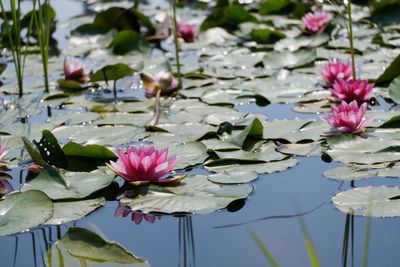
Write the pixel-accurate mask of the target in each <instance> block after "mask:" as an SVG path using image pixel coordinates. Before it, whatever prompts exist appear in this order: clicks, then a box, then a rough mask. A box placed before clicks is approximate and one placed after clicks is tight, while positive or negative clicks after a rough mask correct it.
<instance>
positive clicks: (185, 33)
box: [178, 23, 196, 43]
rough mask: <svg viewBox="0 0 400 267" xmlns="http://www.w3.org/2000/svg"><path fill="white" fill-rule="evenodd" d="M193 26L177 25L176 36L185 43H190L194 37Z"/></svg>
mask: <svg viewBox="0 0 400 267" xmlns="http://www.w3.org/2000/svg"><path fill="white" fill-rule="evenodd" d="M195 28H196V26H195V25H192V24H185V23H178V35H179V37H181V38H182V39H183V40H184V41H185V42H186V43H191V42H193V40H194V37H195V35H196V34H195Z"/></svg>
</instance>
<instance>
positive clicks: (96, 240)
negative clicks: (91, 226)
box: [44, 227, 150, 267]
mask: <svg viewBox="0 0 400 267" xmlns="http://www.w3.org/2000/svg"><path fill="white" fill-rule="evenodd" d="M46 254H47V255H46V257H44V259H45V261H46V265H47V266H49V267H50V266H81V265H82V264H84V266H88V267H94V266H119V265H121V266H122V265H123V266H126V265H127V264H130V265H133V266H137V267H139V266H140V267H150V265H149V264H148V263H147V261H146V260H143V259H141V258H138V257H136V256H135V255H133V253H131V252H129V251H127V250H126V249H125V248H124V247H123V246H122V245H120V244H118V243H116V242H110V241H107V240H105V239H104V238H102V237H101V236H99V235H97V234H96V233H94V232H92V231H89V230H87V229H84V228H80V227H71V228H69V230H68V232H67V233H66V234H65V236H64V237H63V238H61V239H60V240H59V241H57V242H56V243H55V244H54V245H53V246H52V247H51V248H50V249H49V250H48V251H47V253H46Z"/></svg>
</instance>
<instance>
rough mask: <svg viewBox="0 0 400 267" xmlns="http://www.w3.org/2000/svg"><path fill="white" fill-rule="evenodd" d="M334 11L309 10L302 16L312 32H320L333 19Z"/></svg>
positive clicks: (307, 27) (308, 29)
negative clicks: (313, 11) (312, 11)
mask: <svg viewBox="0 0 400 267" xmlns="http://www.w3.org/2000/svg"><path fill="white" fill-rule="evenodd" d="M332 18H333V15H332V13H329V12H325V11H323V10H317V11H315V13H311V12H308V13H307V14H305V15H304V17H303V18H302V20H303V23H304V27H305V29H306V30H307V31H308V32H310V33H312V34H315V33H318V32H321V31H323V30H324V28H325V26H326V25H327V24H328V23H329V22H330V21H331V20H332Z"/></svg>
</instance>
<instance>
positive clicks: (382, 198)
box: [332, 186, 400, 217]
mask: <svg viewBox="0 0 400 267" xmlns="http://www.w3.org/2000/svg"><path fill="white" fill-rule="evenodd" d="M399 196H400V188H399V187H386V186H380V187H373V186H368V187H359V188H355V189H352V190H348V191H344V192H340V193H338V194H337V195H336V196H334V197H332V202H333V204H334V205H335V207H336V208H337V209H338V210H340V211H341V212H344V213H352V214H354V215H361V216H371V217H394V216H400V200H399Z"/></svg>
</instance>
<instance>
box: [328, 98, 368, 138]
mask: <svg viewBox="0 0 400 267" xmlns="http://www.w3.org/2000/svg"><path fill="white" fill-rule="evenodd" d="M331 110H332V113H333V116H332V115H329V114H328V113H326V114H325V115H322V116H320V118H321V119H322V120H323V121H325V122H327V123H328V124H330V125H331V126H333V127H335V128H336V130H334V131H330V132H327V133H324V134H325V135H337V134H341V133H354V134H356V133H360V132H362V131H363V129H364V128H365V127H366V126H367V125H368V124H369V123H370V122H371V121H372V120H373V119H374V118H375V116H371V117H368V118H364V115H365V112H366V111H367V103H364V104H362V105H361V106H360V107H358V104H357V101H356V100H353V101H352V102H351V103H350V104H348V103H346V102H345V101H342V103H341V104H340V105H339V106H338V107H336V106H334V105H332V106H331Z"/></svg>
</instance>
